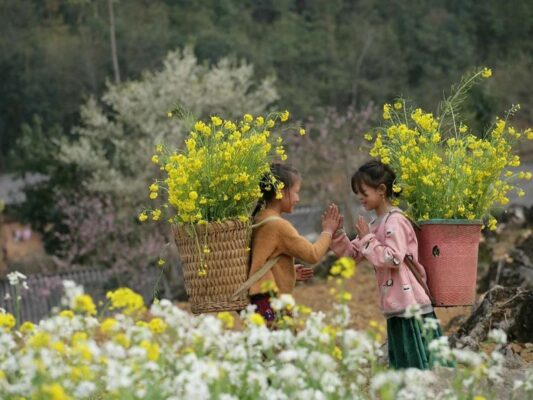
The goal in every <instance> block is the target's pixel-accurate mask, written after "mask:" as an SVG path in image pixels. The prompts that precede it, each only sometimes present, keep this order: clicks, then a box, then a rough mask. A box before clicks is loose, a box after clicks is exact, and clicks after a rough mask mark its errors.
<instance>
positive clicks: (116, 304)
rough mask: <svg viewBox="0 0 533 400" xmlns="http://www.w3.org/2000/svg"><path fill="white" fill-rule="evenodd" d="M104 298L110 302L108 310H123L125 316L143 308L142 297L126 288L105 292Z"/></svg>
mask: <svg viewBox="0 0 533 400" xmlns="http://www.w3.org/2000/svg"><path fill="white" fill-rule="evenodd" d="M106 297H107V298H108V299H109V300H111V307H110V309H115V308H124V314H126V315H129V314H132V313H133V312H135V311H139V310H141V309H142V308H144V300H143V298H142V296H141V295H139V294H137V293H135V292H134V291H133V290H131V289H128V288H120V289H117V290H115V291H113V292H107V294H106Z"/></svg>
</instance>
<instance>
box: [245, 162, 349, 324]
mask: <svg viewBox="0 0 533 400" xmlns="http://www.w3.org/2000/svg"><path fill="white" fill-rule="evenodd" d="M273 178H274V179H273ZM280 183H281V184H280ZM300 185H301V178H300V174H299V173H298V171H297V170H296V169H294V168H292V167H291V166H288V165H285V164H272V165H271V167H270V174H267V176H265V177H264V179H262V180H261V182H260V187H261V192H262V193H263V198H262V199H261V200H260V202H259V203H258V205H257V207H256V210H255V211H254V224H255V225H256V227H255V229H254V230H253V235H252V258H251V268H250V276H251V275H253V274H254V273H255V272H257V271H258V270H259V269H260V268H261V267H262V266H263V265H264V264H265V263H266V262H267V261H268V260H270V259H274V258H276V257H279V258H278V260H277V262H276V263H275V264H274V266H273V267H272V268H271V269H270V270H269V271H267V272H266V273H265V274H264V275H263V276H262V277H261V278H259V280H258V281H257V282H256V283H255V284H253V285H252V286H251V287H250V292H249V293H250V298H251V302H252V304H255V305H256V306H257V309H256V311H257V312H258V313H260V314H261V315H262V316H263V318H265V320H266V321H268V322H270V321H273V320H274V318H275V314H274V311H273V310H272V307H271V306H270V294H269V292H271V291H272V290H270V291H267V290H266V289H265V287H267V286H270V289H271V288H272V286H273V288H274V290H273V291H274V292H275V293H276V294H285V293H287V294H292V291H293V289H294V285H295V282H296V270H295V266H294V258H295V257H296V258H298V259H300V260H302V261H305V262H307V263H310V264H316V263H318V262H319V261H320V260H321V259H322V257H324V255H325V254H326V252H327V251H328V248H329V245H330V243H331V238H332V235H333V232H335V230H336V229H337V226H338V225H339V223H340V215H339V212H338V209H337V208H336V207H332V206H329V207H328V208H327V210H326V211H325V212H324V214H323V215H322V233H321V234H320V236H319V238H318V239H317V240H316V242H315V243H310V242H309V241H308V240H307V239H305V238H304V237H303V236H301V235H300V234H299V233H298V232H297V231H296V229H295V228H294V227H293V226H292V224H291V223H290V222H289V221H287V220H285V219H283V218H281V214H282V213H291V212H292V211H293V208H294V206H295V205H296V204H297V203H298V202H299V200H300V197H299V191H300ZM267 218H268V220H266V219H267ZM262 222H263V223H262ZM268 281H270V282H271V283H270V282H269V283H270V285H265V282H268Z"/></svg>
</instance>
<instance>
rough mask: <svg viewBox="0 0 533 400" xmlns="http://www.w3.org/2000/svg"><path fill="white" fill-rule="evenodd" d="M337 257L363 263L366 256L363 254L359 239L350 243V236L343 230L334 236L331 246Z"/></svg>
mask: <svg viewBox="0 0 533 400" xmlns="http://www.w3.org/2000/svg"><path fill="white" fill-rule="evenodd" d="M329 247H330V248H331V250H333V252H334V253H335V255H336V256H337V257H352V258H354V259H355V260H356V261H361V260H362V259H363V258H364V256H363V254H362V253H361V250H360V248H361V241H360V240H359V238H358V237H356V238H355V239H354V240H352V241H351V242H350V239H349V238H348V235H346V232H344V230H343V229H341V230H340V231H337V232H336V233H335V235H334V236H333V240H332V241H331V245H330V246H329Z"/></svg>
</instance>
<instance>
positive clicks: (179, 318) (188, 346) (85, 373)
mask: <svg viewBox="0 0 533 400" xmlns="http://www.w3.org/2000/svg"><path fill="white" fill-rule="evenodd" d="M65 288H66V291H65V293H66V297H65V299H64V300H65V301H64V302H63V304H64V305H65V307H68V308H65V309H64V310H63V311H60V312H59V313H58V314H56V315H53V316H52V317H50V318H48V319H46V320H42V321H41V322H40V323H39V324H37V325H33V324H31V323H29V322H25V323H23V324H21V325H19V324H17V323H16V320H15V317H14V316H12V315H11V314H8V313H5V312H2V313H0V398H1V399H6V400H10V399H53V400H61V399H172V400H178V399H220V400H229V399H254V400H255V399H269V400H271V399H302V400H311V399H317V400H318V399H374V398H375V399H378V398H379V399H429V398H431V399H476V400H478V399H483V398H494V397H493V395H494V392H493V385H495V384H498V383H499V382H500V381H501V373H502V363H503V357H502V355H501V354H500V353H499V352H498V351H497V350H498V347H496V350H495V351H494V352H493V353H492V354H491V355H486V354H484V353H474V352H471V351H466V350H457V349H450V347H449V346H448V342H447V340H446V338H440V339H438V340H436V341H434V342H432V343H431V348H432V350H433V351H434V352H435V354H438V356H439V357H441V358H443V359H447V360H452V361H453V362H454V363H455V364H456V367H455V368H453V369H450V370H449V371H452V376H453V378H452V379H451V380H450V383H449V386H448V387H447V389H446V390H437V389H436V387H435V382H436V380H437V379H438V371H437V373H436V372H435V371H419V370H414V369H413V370H405V371H393V370H388V369H387V368H386V367H385V366H383V365H380V363H379V362H378V359H379V357H380V356H382V351H381V350H380V346H381V342H382V340H383V338H382V333H383V330H384V329H383V327H381V326H379V325H378V324H377V323H375V322H372V323H370V324H369V328H368V329H367V330H366V331H355V330H353V329H348V328H347V325H348V323H349V321H350V316H349V311H348V307H347V306H346V305H345V304H338V305H337V307H336V308H335V312H334V314H333V315H331V316H328V315H325V314H323V313H315V312H312V311H310V310H308V309H307V308H305V307H302V306H298V305H296V304H295V302H294V299H292V297H290V296H283V297H280V298H279V300H277V301H276V302H275V303H274V305H275V308H276V310H277V312H278V313H279V315H280V324H279V326H278V328H277V329H275V330H269V329H268V328H267V327H266V325H265V321H264V320H263V319H262V317H261V316H260V315H259V314H256V313H254V309H253V307H251V306H250V307H249V308H248V309H246V310H244V311H243V312H242V313H241V314H240V316H237V314H232V313H227V312H225V313H220V314H218V315H202V316H197V317H196V316H192V315H191V314H189V313H187V312H185V311H183V310H181V309H180V308H178V307H176V306H175V305H173V304H172V303H171V302H170V301H168V300H161V301H160V302H158V303H156V304H153V305H152V306H151V307H150V308H149V309H146V308H145V306H144V304H142V302H139V298H140V296H139V295H137V294H136V293H134V292H132V291H130V290H128V289H119V290H117V291H115V292H112V293H110V294H108V298H109V304H108V305H107V307H106V308H108V309H111V311H106V312H105V313H104V314H103V315H96V314H95V312H94V311H95V310H94V308H93V306H94V304H92V301H89V300H88V298H89V297H88V296H87V295H85V294H84V293H83V291H82V289H81V288H80V287H78V286H76V285H74V284H73V283H71V282H67V283H66V285H65ZM80 299H83V301H80ZM89 299H90V298H89ZM288 311H290V314H289V313H288ZM235 318H242V320H243V321H244V324H243V325H244V327H243V328H242V329H236V328H235V327H234V322H235V321H234V319H235ZM431 324H432V322H431V321H430V322H429V323H428V324H427V327H428V329H429V328H430V327H431ZM491 338H493V339H494V340H495V342H497V343H499V344H500V345H501V343H504V342H505V339H506V338H505V334H504V333H503V332H500V331H495V332H493V333H491ZM512 393H515V395H516V396H517V397H515V398H517V399H518V398H520V399H522V398H525V397H523V396H527V395H529V396H533V373H528V374H526V375H525V376H524V379H523V380H520V381H517V382H515V383H514V389H513V392H512ZM512 393H511V392H509V396H510V398H511V396H512Z"/></svg>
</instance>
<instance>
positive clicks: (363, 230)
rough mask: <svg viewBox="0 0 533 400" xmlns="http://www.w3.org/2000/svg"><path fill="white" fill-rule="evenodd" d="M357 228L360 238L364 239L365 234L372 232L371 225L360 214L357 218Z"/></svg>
mask: <svg viewBox="0 0 533 400" xmlns="http://www.w3.org/2000/svg"><path fill="white" fill-rule="evenodd" d="M355 230H356V231H357V234H358V235H359V238H360V239H362V238H363V237H364V236H366V235H368V234H369V233H370V227H369V226H368V224H367V223H366V221H365V218H364V217H362V216H361V215H360V216H359V218H358V220H357V224H356V225H355Z"/></svg>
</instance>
